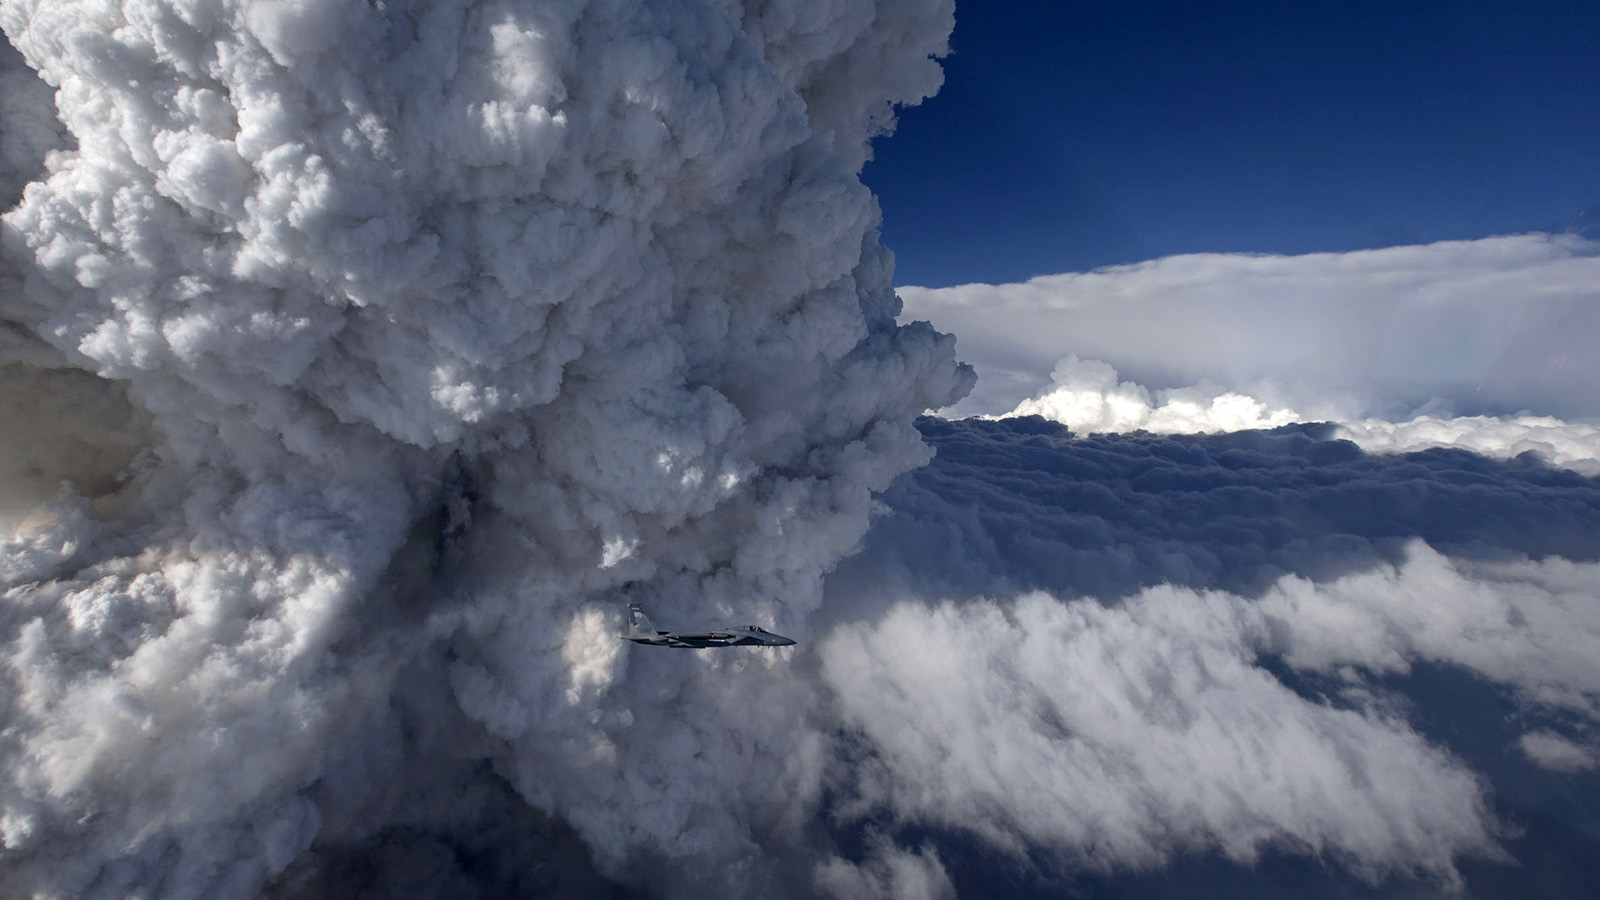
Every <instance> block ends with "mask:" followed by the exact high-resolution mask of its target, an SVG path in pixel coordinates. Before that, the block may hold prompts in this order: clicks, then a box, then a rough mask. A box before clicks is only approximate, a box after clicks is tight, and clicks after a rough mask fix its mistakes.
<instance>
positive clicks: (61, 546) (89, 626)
mask: <svg viewBox="0 0 1600 900" xmlns="http://www.w3.org/2000/svg"><path fill="white" fill-rule="evenodd" d="M951 22H952V10H951V6H950V4H949V3H948V2H943V3H941V2H928V3H914V2H905V3H892V2H886V3H880V4H876V5H870V6H868V5H862V4H858V3H849V2H837V3H832V4H816V3H805V4H788V3H767V4H761V5H758V6H750V7H749V8H746V7H745V6H742V5H736V4H727V3H714V2H708V3H692V4H687V5H684V4H655V3H652V4H636V3H623V2H598V0H597V2H570V3H559V4H543V3H529V2H494V0H486V2H451V3H435V2H427V3H421V2H419V3H409V2H389V3H381V4H346V3H337V2H270V3H249V4H245V3H235V2H226V0H214V2H199V3H187V4H168V3H162V2H155V0H130V2H126V3H121V4H96V3H74V2H41V3H21V2H16V3H9V2H8V3H5V4H0V25H3V27H4V29H5V32H6V36H7V38H8V40H9V42H10V45H11V47H14V48H15V50H16V51H18V52H19V53H20V55H21V58H22V59H24V60H25V61H26V64H27V66H28V67H30V68H31V69H32V70H34V71H36V72H37V73H38V77H37V79H35V78H34V77H33V76H32V75H31V74H29V73H28V72H26V71H24V70H22V69H20V68H19V67H17V66H15V65H14V62H11V61H8V62H7V63H6V66H5V70H4V71H5V75H4V78H5V82H6V85H7V87H8V90H7V91H6V92H5V93H6V106H5V107H4V108H3V109H0V114H4V116H5V120H4V124H3V128H4V132H5V134H6V140H5V142H4V144H3V146H0V150H3V151H4V156H5V160H6V165H7V168H6V169H5V171H4V172H3V173H0V174H4V175H5V176H6V179H7V185H8V187H10V188H15V189H13V190H11V193H10V194H8V199H11V200H19V202H18V203H17V205H16V206H15V208H14V209H12V210H11V211H10V212H9V213H7V214H6V217H5V220H4V247H5V254H6V256H5V269H4V288H5V291H4V295H3V297H0V317H3V319H4V326H5V330H4V333H5V334H6V335H7V337H6V339H5V343H3V344H0V349H3V350H4V352H5V354H6V355H5V358H4V360H3V361H4V362H5V364H6V368H5V370H4V371H5V373H6V376H5V377H6V386H7V389H8V390H7V396H8V399H7V405H6V408H5V410H4V415H5V416H6V423H7V426H8V427H7V435H8V437H7V449H6V453H5V457H4V459H5V461H6V464H7V465H8V466H9V467H10V469H14V470H18V471H22V472H25V473H26V478H22V479H19V480H17V481H11V480H9V479H8V492H9V493H8V503H9V504H10V506H16V507H19V509H18V510H17V511H16V512H15V513H14V514H13V512H12V511H11V510H10V508H9V507H8V512H7V515H8V517H9V518H10V519H15V520H17V521H18V522H19V523H20V524H19V525H18V527H17V530H16V535H15V537H14V538H13V539H12V540H11V541H10V542H9V543H8V544H7V545H6V550H5V558H6V566H5V576H6V581H5V586H4V587H5V590H6V601H5V602H6V605H5V608H4V615H3V616H0V646H3V648H4V651H3V652H4V657H5V666H4V673H5V674H4V676H3V677H4V679H5V690H4V695H5V700H4V701H3V702H4V706H3V707H0V720H3V721H4V723H5V724H4V728H3V735H4V736H3V737H0V756H3V758H4V760H5V762H6V765H5V770H6V775H5V777H4V780H3V781H0V842H3V847H4V850H3V851H0V852H3V854H4V856H3V864H0V884H3V889H4V890H5V891H7V892H15V893H23V894H30V895H40V896H62V897H66V896H71V897H100V896H105V897H111V896H125V895H132V894H138V895H145V896H161V897H201V896H204V897H245V896H251V895H253V894H255V893H257V892H258V891H260V890H262V889H263V887H264V886H266V885H269V884H271V883H274V882H276V881H278V880H281V879H289V880H288V881H285V882H284V884H285V885H288V884H291V883H293V884H299V885H301V888H300V890H302V891H309V892H313V893H315V892H317V891H320V890H323V889H325V888H326V889H327V890H330V891H333V892H338V891H339V890H341V889H340V888H338V887H337V885H338V884H339V876H338V873H339V872H341V871H344V872H347V873H348V872H350V871H354V870H351V869H349V868H347V867H346V868H341V864H340V863H339V862H338V860H340V859H345V858H361V857H362V855H363V853H364V851H363V849H362V848H367V849H369V850H372V853H373V855H374V856H373V858H377V857H378V856H381V854H378V852H377V850H376V849H374V848H377V847H380V846H386V845H387V844H385V843H384V842H390V841H391V839H392V836H393V835H394V834H396V833H397V832H396V829H408V828H409V829H421V833H424V834H428V833H437V834H449V833H451V831H452V828H453V826H455V825H459V824H460V823H464V822H466V823H470V822H473V821H478V820H480V819H481V818H482V817H481V816H477V815H476V814H475V813H473V812H472V807H473V806H474V805H475V804H480V803H481V802H484V801H479V800H476V799H474V798H478V797H503V795H504V792H505V791H506V790H507V786H509V790H510V791H511V792H512V795H513V796H514V797H515V798H516V803H518V804H521V805H524V806H526V807H528V808H530V809H532V810H536V811H539V812H540V813H542V814H544V815H548V816H553V817H556V818H557V819H558V820H560V821H563V822H565V823H570V827H572V828H574V829H575V832H574V833H575V834H576V835H577V838H578V839H581V840H582V841H583V842H584V844H585V845H586V846H587V847H588V848H589V851H590V853H592V854H593V860H594V865H596V866H598V867H599V869H600V870H601V871H603V872H605V873H607V874H608V875H610V876H612V877H615V878H630V879H631V878H634V877H640V878H641V879H642V877H643V876H642V875H641V874H640V873H642V872H643V871H645V869H646V868H649V867H651V866H653V865H654V861H664V863H665V865H666V866H667V871H669V872H670V873H671V876H670V878H669V879H668V886H669V887H670V886H674V885H675V886H676V887H675V888H674V889H681V890H688V889H690V888H691V887H692V885H693V884H694V881H695V878H697V877H698V876H697V875H696V874H695V873H698V872H706V871H717V872H720V873H724V875H719V876H718V881H717V885H718V887H719V888H720V889H724V890H728V891H732V892H742V893H759V892H761V890H762V886H763V885H766V884H769V883H770V879H772V878H773V877H776V876H774V875H772V874H770V873H768V872H766V871H765V870H764V869H763V868H762V867H760V866H757V865H756V864H755V862H754V861H756V860H759V859H761V858H763V857H764V856H765V855H767V853H768V851H767V850H765V849H763V848H766V847H770V846H775V845H781V844H782V843H783V842H785V841H790V840H792V839H793V836H794V835H795V834H796V833H797V832H796V829H798V828H799V827H800V826H799V825H798V824H797V823H796V821H793V820H792V818H791V817H789V814H788V813H787V812H786V811H787V810H789V809H791V808H792V807H793V804H794V803H795V802H796V801H798V802H799V803H800V804H801V808H803V807H804V804H805V801H806V787H805V786H806V785H807V784H814V783H815V782H816V776H815V771H814V769H815V767H816V765H817V763H815V762H814V761H813V762H810V763H808V762H807V758H808V757H807V743H806V742H807V741H808V740H811V739H810V738H807V737H806V733H805V732H803V731H801V732H793V731H790V730H788V729H786V728H785V727H784V726H785V725H787V724H789V723H790V722H791V721H793V718H792V717H793V716H795V715H799V716H802V717H803V716H805V715H806V714H807V711H808V708H809V700H808V694H807V692H805V691H804V690H801V689H798V688H797V687H796V686H795V685H794V681H793V679H792V678H791V677H789V676H787V675H786V674H785V671H786V670H787V669H788V667H789V665H790V662H789V659H788V657H787V656H783V655H779V656H776V657H773V658H765V659H761V660H741V661H735V660H721V661H698V660H694V659H682V658H680V659H677V660H675V661H672V662H673V663H675V664H674V665H667V663H668V661H667V660H664V659H656V660H648V661H643V662H640V663H638V664H636V666H637V667H639V668H640V669H641V670H638V671H631V672H630V667H631V664H630V660H629V658H628V657H626V656H624V655H622V654H621V653H620V648H619V647H618V642H617V641H616V640H615V636H614V633H615V630H616V623H617V616H616V612H615V610H616V609H618V608H620V601H621V600H622V599H624V597H628V598H639V599H644V600H647V601H648V602H649V603H651V605H652V608H653V609H657V610H660V611H661V613H662V614H663V615H668V616H671V617H674V618H676V617H682V618H683V619H684V620H698V619H703V618H721V617H722V616H726V615H732V614H735V613H737V614H738V615H740V616H742V617H746V618H749V619H754V620H757V621H761V622H764V623H767V624H772V623H778V624H780V625H782V626H783V627H785V628H788V629H791V630H794V629H803V628H804V623H805V622H806V621H807V618H808V616H809V614H810V613H811V611H812V610H814V609H815V607H816V606H817V604H818V602H819V585H820V579H821V576H822V574H823V572H824V570H825V569H826V567H827V566H829V565H830V564H831V563H832V561H834V560H835V559H837V558H838V557H839V556H840V555H842V554H843V553H845V552H848V551H849V550H850V549H852V548H853V547H854V546H855V545H856V543H857V542H858V541H859V539H860V536H861V535H862V534H863V533H864V531H865V529H866V527H867V517H868V514H869V513H870V511H871V510H872V509H873V501H872V499H871V494H872V492H873V491H876V490H882V489H883V488H885V487H887V486H888V484H889V482H890V480H891V479H892V478H894V477H895V476H896V475H898V474H899V473H901V472H903V471H905V470H906V469H908V468H910V467H912V466H915V465H917V464H920V463H922V462H924V461H925V460H926V459H927V458H928V451H927V450H926V448H925V446H924V445H923V443H922V440H921V438H920V437H919V435H918V434H917V432H916V431H915V429H914V428H912V426H911V420H912V418H913V417H914V416H915V415H916V414H918V413H919V412H921V411H922V410H923V409H925V408H928V407H931V406H940V405H945V404H948V403H949V402H952V401H953V400H954V399H956V398H957V397H959V396H960V394H961V393H962V392H964V391H965V390H966V389H967V388H968V387H969V386H970V383H971V374H970V371H967V370H963V369H961V368H958V367H957V366H956V365H955V363H954V361H953V358H952V351H951V345H952V342H951V339H949V338H948V337H946V336H943V335H939V334H937V333H935V332H934V331H933V330H932V329H930V328H928V327H927V326H926V325H913V326H908V327H898V326H896V325H895V324H894V319H895V316H896V315H897V313H898V312H899V302H898V300H897V299H896V298H895V296H894V294H893V293H892V291H891V290H890V287H889V273H890V270H891V265H892V264H891V262H890V258H889V256H888V254H887V251H885V250H884V249H883V248H882V247H880V246H879V245H878V243H877V239H876V231H875V226H876V223H877V217H878V212H877V207H876V204H875V202H874V201H873V199H872V197H871V195H870V193H869V192H868V191H867V190H866V189H865V188H864V187H863V186H862V185H861V183H860V182H859V180H858V179H857V178H856V172H857V170H858V169H859V168H860V165H861V164H862V162H863V161H864V160H865V158H866V157H867V155H868V153H869V146H868V144H867V141H868V140H869V139H870V138H871V137H873V136H874V135H877V134H881V133H883V132H884V131H886V130H888V129H889V128H890V127H891V125H892V121H893V120H892V106H893V104H896V103H914V102H917V101H918V100H920V99H922V98H923V97H925V96H927V95H928V94H930V93H931V92H932V91H933V90H935V89H936V88H937V86H938V83H939V78H940V75H939V68H938V66H937V64H936V63H935V62H934V61H933V60H932V59H931V58H930V57H931V56H934V55H937V54H940V53H942V52H944V49H945V41H946V38H947V35H948V33H949V29H950V27H951ZM7 52H8V53H9V52H10V51H9V50H8V51H7ZM39 79H42V83H41V82H39ZM45 84H47V85H48V88H45V87H44V85H45ZM14 85H24V86H23V87H19V88H18V89H17V90H15V91H13V90H11V89H10V88H11V87H12V86H14ZM52 107H53V108H52ZM56 123H59V124H56ZM58 138H59V140H58ZM52 147H57V148H59V149H57V150H56V151H55V152H54V153H53V154H50V153H49V152H48V151H50V149H51V148H52ZM24 179H25V180H27V181H28V183H27V185H26V188H25V189H22V188H21V186H20V184H18V182H19V181H21V180H24ZM59 411H69V413H68V414H67V415H65V416H62V415H58V414H57V413H58V412H59ZM30 442H31V443H30ZM58 448H59V449H60V451H61V453H60V458H59V459H55V460H51V461H48V464H45V463H44V462H40V461H39V460H38V459H37V458H38V457H40V456H41V454H42V453H46V452H48V451H52V450H56V449H58ZM24 482H26V483H24ZM62 484H66V485H67V487H65V488H60V486H61V485H62ZM45 487H48V490H45V489H44V488H45ZM58 489H61V490H63V491H64V493H61V494H60V496H59V497H56V491H57V490H58ZM51 497H56V499H50V498H51ZM729 667H734V668H749V669H750V671H748V672H741V673H739V677H737V678H735V679H731V680H730V679H729V678H728V675H729V674H730V673H728V672H726V671H719V670H725V669H728V668H729ZM751 708H760V709H765V710H767V712H766V713H764V714H758V715H750V714H748V712H747V711H748V710H749V709H751ZM711 783H716V784H718V785H720V789H718V790H707V789H706V785H707V784H711ZM497 785H498V787H497ZM495 802H496V803H499V804H500V805H501V806H502V807H504V806H505V801H504V800H503V799H502V800H497V801H495ZM563 827H567V826H563ZM511 839H513V840H519V841H526V842H527V843H528V844H529V845H530V846H536V845H538V844H539V843H540V839H539V838H538V837H537V836H521V835H513V836H512V837H511ZM436 843H437V841H435V844H436ZM408 846H413V847H415V848H422V849H420V850H418V852H419V853H424V855H426V853H427V852H433V851H428V850H427V848H429V847H434V844H430V843H428V841H427V840H422V839H420V838H419V839H417V840H414V841H412V842H411V844H409V845H408ZM438 846H440V847H445V850H443V851H438V852H435V853H434V855H435V856H437V857H439V858H440V859H441V860H444V859H446V857H449V855H450V853H454V852H455V851H454V850H450V848H449V847H448V846H446V845H443V844H440V845H438ZM340 848H346V849H345V850H341V849H340ZM435 849H436V850H437V848H435ZM447 851H448V852H447ZM508 852H509V856H508V857H507V858H508V859H511V860H515V859H518V858H522V857H527V856H528V854H529V853H532V854H533V857H532V858H539V856H540V854H539V853H535V852H534V851H532V850H527V851H526V852H524V851H508ZM341 853H344V854H346V855H345V856H341V855H340V854H341ZM351 854H353V855H354V856H353V857H352V856H350V855H351ZM441 854H442V855H441ZM883 859H884V860H885V861H884V862H883V863H882V868H881V869H868V870H863V873H862V874H861V876H860V877H862V878H866V879H869V881H870V882H871V883H878V882H881V881H883V880H884V879H890V878H891V876H892V875H893V873H894V871H897V870H899V869H905V868H906V865H908V864H903V863H901V862H896V860H899V859H901V858H900V857H899V856H896V855H895V853H894V852H893V851H890V852H889V853H888V855H887V856H885V857H883ZM308 861H309V862H308ZM441 864H443V863H441ZM413 865H416V866H421V867H422V868H423V869H427V868H428V866H427V864H426V862H425V861H424V862H415V863H413ZM918 865H920V864H918ZM358 868H359V867H358ZM446 868H448V866H446ZM912 868H913V869H915V871H917V872H921V871H923V869H921V868H917V867H916V866H915V865H914V866H912ZM829 871H830V872H832V873H833V874H832V875H830V876H829V877H830V878H832V879H833V881H834V882H836V883H839V884H849V883H851V881H850V879H851V878H852V877H854V876H850V875H848V873H843V872H842V871H841V870H839V869H838V867H837V866H836V867H834V868H833V869H830V870H829ZM373 877H374V878H377V879H378V881H382V878H381V877H379V876H377V875H374V876H373ZM441 877H443V876H441ZM450 877H455V876H450ZM330 879H331V880H330ZM447 880H448V879H447ZM491 880H492V879H491ZM874 880H875V881H874ZM374 883H376V882H374ZM658 887H660V885H659V884H658Z"/></svg>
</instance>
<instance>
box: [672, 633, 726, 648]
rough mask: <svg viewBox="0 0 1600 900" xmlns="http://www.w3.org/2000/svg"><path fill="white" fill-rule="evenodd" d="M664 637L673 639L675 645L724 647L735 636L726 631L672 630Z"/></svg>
mask: <svg viewBox="0 0 1600 900" xmlns="http://www.w3.org/2000/svg"><path fill="white" fill-rule="evenodd" d="M663 637H665V638H667V639H668V640H670V641H672V644H671V646H673V647H685V648H689V647H696V648H698V647H722V646H726V645H727V644H728V642H729V641H732V640H733V638H734V636H733V635H731V634H728V633H727V632H725V631H672V632H667V633H666V634H664V635H663Z"/></svg>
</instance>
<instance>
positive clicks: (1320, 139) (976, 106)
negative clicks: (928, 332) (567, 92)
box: [864, 0, 1600, 286]
mask: <svg viewBox="0 0 1600 900" xmlns="http://www.w3.org/2000/svg"><path fill="white" fill-rule="evenodd" d="M952 43H953V47H954V53H953V54H952V55H951V56H950V57H949V58H948V59H946V60H945V72H946V79H945V87H944V89H943V90H942V91H941V92H940V94H939V95H938V96H937V97H935V98H933V99H932V100H930V101H928V102H927V103H926V104H924V105H923V106H921V107H918V108H914V109H910V110H905V111H903V113H902V117H901V123H900V128H899V130H898V132H897V133H896V134H895V135H894V137H892V138H889V139H887V140H880V141H878V143H877V151H876V152H877V158H876V160H875V161H874V162H872V163H870V164H869V165H868V166H867V169H866V172H865V175H864V178H865V180H866V181H867V183H868V184H869V185H871V186H872V188H873V189H874V190H875V191H877V193H878V194H879V196H880V198H881V200H882V203H883V209H884V219H885V224H884V239H885V242H886V243H888V245H889V246H890V247H891V248H893V249H894V250H895V252H896V255H897V257H898V260H899V267H898V270H897V273H896V278H895V280H896V283H898V284H923V285H929V286H941V285H947V284H956V283H961V282H967V281H987V282H1000V281H1015V280H1022V279H1026V278H1028V277H1030V276H1032V275H1038V274H1044V273H1051V272H1062V271H1074V270H1082V269H1089V268H1093V267H1096V266H1101V265H1109V264H1114V263H1120V262H1133V261H1137V260H1142V259H1149V258H1153V257H1158V256H1166V255H1169V254H1173V253H1184V252H1193V251H1211V250H1215V251H1256V252H1277V253H1301V252H1310V251H1318V250H1352V249H1358V248H1363V247H1375V246H1387V245H1392V244H1404V243H1417V242H1426V241H1434V240H1444V239H1454V238H1477V237H1485V236H1487V235H1491V234H1504V233H1510V232H1524V231H1534V230H1564V229H1569V228H1579V227H1583V226H1584V225H1585V220H1586V219H1592V218H1594V217H1596V216H1597V215H1600V211H1597V210H1595V209H1594V207H1596V205H1597V204H1600V3H1595V2H1593V0H1586V2H1585V0H1483V2H1474V0H1441V2H1435V0H1388V2H1369V0H1342V2H1320V0H1307V2H1292V3H1283V2H1281V0H1280V2H1277V3H1271V2H1232V0H1220V2H1217V0H1189V2H1175V0H1090V2H1049V0H967V2H964V3H963V2H958V4H957V10H956V31H955V36H954V38H953V41H952ZM1585 210H1589V212H1587V213H1585V212H1584V211H1585ZM1587 224H1589V225H1590V226H1591V227H1592V226H1593V223H1592V222H1589V223H1587ZM1586 230H1587V229H1586Z"/></svg>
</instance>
